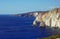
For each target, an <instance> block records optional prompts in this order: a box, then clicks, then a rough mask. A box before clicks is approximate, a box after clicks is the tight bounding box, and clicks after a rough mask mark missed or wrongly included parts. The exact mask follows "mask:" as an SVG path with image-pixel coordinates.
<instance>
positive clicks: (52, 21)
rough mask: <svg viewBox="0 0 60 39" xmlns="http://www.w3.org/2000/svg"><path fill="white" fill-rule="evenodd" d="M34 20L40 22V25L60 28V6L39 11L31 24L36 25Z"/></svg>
mask: <svg viewBox="0 0 60 39" xmlns="http://www.w3.org/2000/svg"><path fill="white" fill-rule="evenodd" d="M36 22H40V26H51V27H59V28H60V8H55V9H52V10H50V11H48V12H44V13H39V14H38V16H36V19H35V20H34V22H33V25H37V23H36Z"/></svg>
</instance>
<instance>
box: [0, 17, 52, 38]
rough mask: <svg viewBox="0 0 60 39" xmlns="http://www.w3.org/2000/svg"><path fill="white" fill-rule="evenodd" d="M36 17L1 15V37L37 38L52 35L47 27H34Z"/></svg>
mask: <svg viewBox="0 0 60 39" xmlns="http://www.w3.org/2000/svg"><path fill="white" fill-rule="evenodd" d="M34 19H35V18H34V17H18V16H0V39H37V38H43V37H47V36H50V35H52V34H53V33H52V31H51V30H50V29H46V28H39V27H38V26H37V27H33V26H32V22H33V21H34Z"/></svg>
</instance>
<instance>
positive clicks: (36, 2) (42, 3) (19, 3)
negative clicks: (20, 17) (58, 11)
mask: <svg viewBox="0 0 60 39" xmlns="http://www.w3.org/2000/svg"><path fill="white" fill-rule="evenodd" d="M59 6H60V0H0V14H17V13H24V12H30V11H41V10H49V9H51V8H55V7H59Z"/></svg>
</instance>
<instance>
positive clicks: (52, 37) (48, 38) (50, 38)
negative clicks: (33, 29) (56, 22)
mask: <svg viewBox="0 0 60 39" xmlns="http://www.w3.org/2000/svg"><path fill="white" fill-rule="evenodd" d="M57 38H59V39H60V34H57V35H52V36H49V37H46V38H37V39H57Z"/></svg>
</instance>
